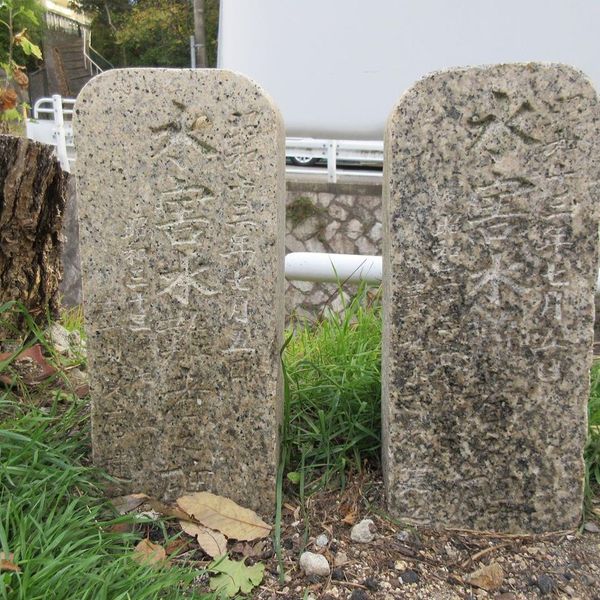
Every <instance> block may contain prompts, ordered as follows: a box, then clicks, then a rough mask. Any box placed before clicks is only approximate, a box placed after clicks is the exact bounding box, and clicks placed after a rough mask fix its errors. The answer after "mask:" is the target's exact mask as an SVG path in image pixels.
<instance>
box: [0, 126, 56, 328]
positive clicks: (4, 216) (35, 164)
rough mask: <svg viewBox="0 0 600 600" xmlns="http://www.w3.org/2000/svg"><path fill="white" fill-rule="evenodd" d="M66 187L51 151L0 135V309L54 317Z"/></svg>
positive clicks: (42, 146) (37, 316) (29, 141)
mask: <svg viewBox="0 0 600 600" xmlns="http://www.w3.org/2000/svg"><path fill="white" fill-rule="evenodd" d="M66 184H67V174H66V173H64V172H63V171H62V169H61V168H60V164H59V162H58V161H57V160H56V159H55V158H54V156H53V154H52V147H51V146H47V145H45V144H39V143H37V142H33V141H31V140H28V139H25V138H19V137H13V136H8V135H0V306H1V305H3V304H4V303H5V302H8V301H10V300H19V301H21V302H22V303H23V304H24V306H25V307H26V308H27V309H28V311H29V312H30V313H31V314H32V316H33V317H34V318H40V317H42V318H43V317H45V315H46V313H47V312H49V313H50V314H55V313H56V312H57V310H58V307H59V296H58V284H59V282H60V277H61V260H60V256H61V235H60V231H61V227H62V220H63V214H64V209H65V197H66V196H65V191H66ZM0 335H1V336H3V337H4V336H5V335H6V332H5V331H4V332H3V331H2V326H0Z"/></svg>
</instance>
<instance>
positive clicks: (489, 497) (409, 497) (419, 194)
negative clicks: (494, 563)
mask: <svg viewBox="0 0 600 600" xmlns="http://www.w3.org/2000/svg"><path fill="white" fill-rule="evenodd" d="M599 135H600V110H599V107H598V100H597V97H596V93H595V91H594V89H593V88H592V86H591V85H590V83H589V81H588V80H587V79H586V77H585V76H584V75H583V74H581V73H580V72H578V71H576V70H574V69H572V68H569V67H567V66H562V65H540V64H522V65H499V66H493V67H484V68H469V69H464V70H451V71H446V72H440V73H435V74H433V75H431V76H429V77H427V78H425V79H423V80H422V81H419V82H418V83H417V84H416V85H415V86H414V87H413V88H412V89H410V90H409V91H408V92H407V93H406V94H405V95H404V96H403V97H402V98H401V100H400V102H399V103H398V105H397V106H396V107H395V109H394V111H393V113H392V115H391V117H390V121H389V123H388V129H387V139H386V142H387V143H386V167H385V168H386V175H385V188H386V189H385V192H384V219H385V220H386V223H385V225H384V231H385V232H386V233H385V238H386V239H385V251H384V257H385V258H384V280H385V284H386V288H385V328H384V329H385V334H384V336H385V337H384V346H383V356H384V364H383V385H384V389H383V395H384V398H383V420H384V425H383V433H384V448H383V456H384V465H385V479H386V488H387V498H388V503H389V507H390V509H391V511H392V512H393V513H395V514H396V515H398V516H399V517H401V518H406V519H409V520H412V521H415V522H423V523H432V524H437V525H441V526H446V527H458V528H473V529H480V530H496V531H507V532H541V531H547V530H563V529H569V528H573V527H575V526H576V525H577V523H578V520H579V518H580V515H581V507H582V498H583V495H582V492H583V480H584V467H583V459H582V451H583V446H584V443H585V435H586V401H587V393H588V371H589V367H590V362H591V348H592V328H593V320H594V307H593V300H594V287H595V281H596V276H597V241H598V220H597V217H598V200H599V187H598V181H599V176H600V148H599Z"/></svg>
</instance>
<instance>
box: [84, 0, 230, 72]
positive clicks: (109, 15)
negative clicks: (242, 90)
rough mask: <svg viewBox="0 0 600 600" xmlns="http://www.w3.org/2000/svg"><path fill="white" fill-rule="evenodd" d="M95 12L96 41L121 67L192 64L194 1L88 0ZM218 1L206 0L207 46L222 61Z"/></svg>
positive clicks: (88, 7)
mask: <svg viewBox="0 0 600 600" xmlns="http://www.w3.org/2000/svg"><path fill="white" fill-rule="evenodd" d="M80 4H81V8H82V9H83V10H85V11H86V12H88V14H93V15H94V19H93V21H92V44H93V46H94V48H96V49H97V50H98V51H99V52H100V53H101V54H102V55H103V56H104V57H105V58H107V59H108V60H109V61H110V62H112V63H113V64H114V65H116V66H121V67H125V66H145V67H150V66H158V67H189V66H190V47H189V39H190V35H192V34H193V32H194V21H193V11H192V3H191V2H190V1H189V0H137V1H136V2H129V1H127V0H82V1H81V3H80ZM218 19H219V2H218V0H204V20H205V31H206V51H207V56H208V63H209V65H211V66H214V65H215V64H216V60H217V35H218Z"/></svg>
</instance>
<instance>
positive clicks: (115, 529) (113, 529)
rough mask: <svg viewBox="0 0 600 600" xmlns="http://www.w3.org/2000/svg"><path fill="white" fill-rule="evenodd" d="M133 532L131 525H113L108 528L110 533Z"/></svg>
mask: <svg viewBox="0 0 600 600" xmlns="http://www.w3.org/2000/svg"><path fill="white" fill-rule="evenodd" d="M133 530H134V525H133V523H115V524H114V525H111V526H110V527H109V528H108V531H110V533H131V532H132V531H133Z"/></svg>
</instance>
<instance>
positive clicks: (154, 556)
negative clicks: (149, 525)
mask: <svg viewBox="0 0 600 600" xmlns="http://www.w3.org/2000/svg"><path fill="white" fill-rule="evenodd" d="M133 560H135V562H137V563H140V564H141V565H150V566H156V567H158V566H161V565H166V564H168V561H167V553H166V552H165V549H164V548H163V547H162V546H161V545H160V544H154V543H153V542H151V541H150V540H148V539H146V540H142V541H141V542H140V543H139V544H138V545H137V546H136V547H135V550H134V551H133Z"/></svg>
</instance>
